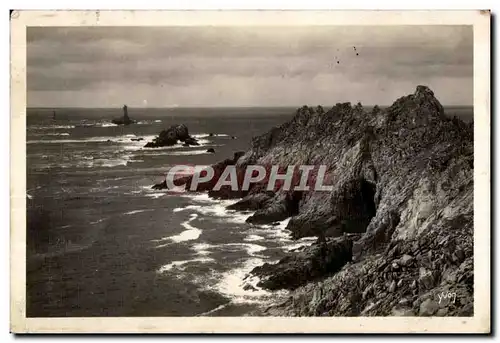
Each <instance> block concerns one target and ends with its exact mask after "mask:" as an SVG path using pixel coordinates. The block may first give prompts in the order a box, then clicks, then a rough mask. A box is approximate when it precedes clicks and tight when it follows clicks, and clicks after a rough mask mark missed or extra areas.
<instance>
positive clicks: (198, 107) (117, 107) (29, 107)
mask: <svg viewBox="0 0 500 343" xmlns="http://www.w3.org/2000/svg"><path fill="white" fill-rule="evenodd" d="M347 102H349V101H347ZM351 104H352V105H356V103H352V102H351ZM361 105H362V106H363V107H374V106H379V107H390V106H391V105H392V104H390V105H378V104H375V105H363V104H361ZM303 106H308V107H318V106H321V107H323V108H331V107H335V105H321V104H320V105H308V104H302V105H286V106H262V105H255V106H175V107H172V106H170V107H168V106H163V107H156V106H151V107H133V106H128V105H127V108H129V109H169V110H170V109H172V110H173V109H200V108H202V109H212V108H213V109H216V108H226V109H233V108H301V107H303ZM442 106H443V107H474V104H471V105H464V104H461V105H445V104H442ZM122 107H123V106H106V107H101V106H97V107H89V106H85V107H81V106H26V109H54V108H60V109H120V110H121V109H122Z"/></svg>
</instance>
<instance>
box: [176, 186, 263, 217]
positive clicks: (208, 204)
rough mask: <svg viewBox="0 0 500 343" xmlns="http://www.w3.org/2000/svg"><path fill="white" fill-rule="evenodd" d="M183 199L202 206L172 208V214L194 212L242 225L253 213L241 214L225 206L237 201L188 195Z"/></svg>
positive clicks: (184, 195) (203, 195) (202, 195)
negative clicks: (188, 199) (199, 203)
mask: <svg viewBox="0 0 500 343" xmlns="http://www.w3.org/2000/svg"><path fill="white" fill-rule="evenodd" d="M182 196H183V197H189V198H191V199H192V200H194V201H197V202H202V203H204V204H203V205H188V206H185V207H178V208H174V209H173V212H182V211H195V212H198V213H200V214H203V215H211V216H214V217H218V218H223V219H224V220H225V221H227V222H231V223H236V224H244V223H245V222H246V220H247V218H248V217H249V216H250V215H252V214H253V212H248V213H241V212H237V211H234V210H228V209H227V206H229V205H232V204H234V203H236V202H237V201H238V200H215V199H210V198H209V197H208V195H206V194H201V195H200V194H195V195H190V194H189V193H188V194H183V195H182Z"/></svg>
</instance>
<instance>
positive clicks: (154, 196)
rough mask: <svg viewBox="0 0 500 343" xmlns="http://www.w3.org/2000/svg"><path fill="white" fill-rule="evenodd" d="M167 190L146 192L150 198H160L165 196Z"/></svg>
mask: <svg viewBox="0 0 500 343" xmlns="http://www.w3.org/2000/svg"><path fill="white" fill-rule="evenodd" d="M165 194H167V193H165V192H155V193H149V194H146V196H147V197H150V198H153V199H158V198H161V197H162V196H164V195H165Z"/></svg>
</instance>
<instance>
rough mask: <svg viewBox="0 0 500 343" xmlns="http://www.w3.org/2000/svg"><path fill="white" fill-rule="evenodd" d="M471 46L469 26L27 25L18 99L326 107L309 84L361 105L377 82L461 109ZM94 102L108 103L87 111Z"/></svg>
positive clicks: (468, 86) (324, 96)
mask: <svg viewBox="0 0 500 343" xmlns="http://www.w3.org/2000/svg"><path fill="white" fill-rule="evenodd" d="M472 39H473V38H472V28H471V27H465V26H439V27H438V26H397V27H383V26H382V27H358V26H353V27H345V26H344V27H303V28H300V27H164V28H158V27H154V28H144V27H71V28H69V27H68V28H66V27H63V28H33V27H31V28H28V30H27V40H28V50H27V65H28V72H27V81H28V101H29V102H30V105H34V106H36V105H39V104H38V102H44V104H48V103H50V102H51V101H52V102H55V103H56V104H57V103H58V102H60V99H63V98H64V97H62V96H58V97H57V99H51V98H50V97H52V96H54V94H56V93H57V92H60V93H63V92H69V91H71V92H73V93H72V97H73V99H74V100H75V101H76V102H78V101H79V100H78V99H75V97H78V96H79V94H80V95H81V97H82V98H85V99H89V98H92V96H91V94H93V93H96V92H99V91H101V92H102V88H103V87H108V88H109V87H116V89H114V90H113V94H119V93H120V91H121V92H122V93H123V97H124V98H127V97H128V96H130V88H131V87H135V88H137V87H142V91H140V92H138V93H139V94H140V96H141V97H142V98H144V97H147V98H148V99H149V100H148V101H149V102H153V103H155V104H157V105H159V106H160V105H162V104H163V105H168V104H165V103H162V101H163V100H164V99H165V96H164V92H165V91H168V92H169V94H170V99H169V102H175V103H177V101H176V98H178V99H184V98H185V95H184V93H185V92H186V89H189V88H191V89H197V90H198V91H202V92H203V93H206V94H204V95H203V96H200V97H199V98H203V99H205V100H204V101H205V102H206V103H205V105H207V106H217V105H225V104H228V103H231V104H239V103H240V102H241V104H242V105H248V102H253V103H254V105H279V104H281V105H290V104H293V105H295V104H297V103H296V101H297V100H298V99H297V98H296V97H295V96H290V94H291V93H293V92H296V91H297V89H300V88H302V93H304V94H302V96H301V97H302V98H304V99H308V98H310V99H315V100H316V99H317V100H319V101H321V102H322V103H327V102H331V101H330V99H329V98H328V96H329V97H331V95H329V93H330V94H331V92H328V91H327V89H325V88H328V87H326V85H324V84H323V83H321V85H320V84H319V83H318V82H320V81H318V80H321V82H327V81H326V80H335V79H338V80H341V79H342V80H346V81H348V83H347V84H344V85H343V87H344V88H346V89H347V90H349V89H351V93H352V97H359V95H358V94H356V92H360V91H361V92H363V93H364V94H367V95H366V96H364V97H363V99H361V100H365V101H374V100H373V99H374V95H375V94H378V90H377V89H375V88H376V87H378V88H379V89H380V88H381V82H382V81H384V82H386V81H387V82H388V85H385V86H384V87H383V88H384V89H385V90H387V88H388V87H389V88H391V89H393V90H396V89H397V90H399V89H400V88H401V86H402V85H403V84H411V83H414V84H416V83H422V82H427V83H434V84H442V85H443V89H435V91H436V93H438V94H439V93H440V92H441V94H443V98H444V99H445V100H446V101H447V102H448V103H471V102H472V72H473V67H472V64H473V63H472V60H473V40H472ZM354 46H355V47H356V52H357V53H358V55H356V52H355V51H354V49H353V47H354ZM336 61H339V63H336ZM440 78H441V81H439V79H440ZM451 80H455V81H454V82H453V81H451ZM356 83H360V84H363V85H364V86H363V87H364V89H360V87H359V86H356V85H355V84H356ZM228 84H230V85H231V86H228ZM389 84H390V85H389ZM445 84H446V86H444V85H445ZM253 85H260V86H262V87H265V88H266V92H265V93H264V95H263V96H261V97H260V98H258V97H259V96H260V94H259V92H257V91H255V90H252V89H251V87H252V86H253ZM260 86H259V87H260ZM450 86H451V89H450V88H449V87H450ZM203 87H205V88H203ZM363 87H362V88H363ZM454 87H455V88H456V87H463V89H462V91H461V92H457V91H456V90H455V89H453V88H454ZM226 88H227V89H226ZM245 88H246V89H247V93H245V91H243V90H244V89H245ZM331 89H332V91H333V90H334V89H335V86H334V85H332V86H331ZM146 90H148V91H146ZM107 91H108V92H110V91H109V90H107ZM148 92H149V93H148ZM269 92H278V94H277V95H276V94H275V95H273V96H272V97H271V96H269V95H267V93H269ZM343 92H344V91H343ZM467 92H469V93H470V94H469V95H464V94H467ZM386 93H387V94H390V93H391V92H386ZM219 94H226V97H225V98H222V99H221V98H220V96H219ZM458 94H460V95H458ZM42 95H43V96H42ZM117 96H118V95H117ZM94 98H96V97H94ZM58 99H59V100H58ZM211 99H213V100H211ZM135 100H136V101H137V102H140V101H142V100H143V99H139V98H137V99H135ZM198 100H199V99H198ZM239 100H241V101H240V102H239ZM100 101H104V102H106V100H105V99H102V100H100ZM388 101H389V99H386V98H383V99H380V101H378V102H379V103H384V102H388ZM34 102H36V103H34ZM194 102H196V101H195V100H193V103H194ZM98 105H99V106H107V105H110V104H106V103H103V104H94V103H92V104H89V106H98ZM181 105H185V106H189V105H190V103H181Z"/></svg>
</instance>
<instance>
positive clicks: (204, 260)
mask: <svg viewBox="0 0 500 343" xmlns="http://www.w3.org/2000/svg"><path fill="white" fill-rule="evenodd" d="M213 261H214V259H213V258H209V257H208V258H193V259H191V260H183V261H173V262H171V263H169V264H166V265H164V266H162V267H161V268H160V269H159V270H158V272H159V273H165V272H168V271H171V270H172V269H174V268H175V269H180V270H182V269H183V267H184V266H185V265H186V264H190V263H208V262H213Z"/></svg>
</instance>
